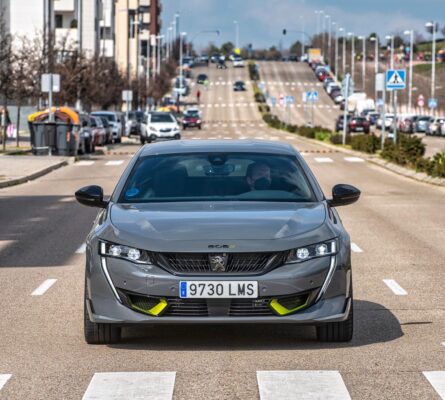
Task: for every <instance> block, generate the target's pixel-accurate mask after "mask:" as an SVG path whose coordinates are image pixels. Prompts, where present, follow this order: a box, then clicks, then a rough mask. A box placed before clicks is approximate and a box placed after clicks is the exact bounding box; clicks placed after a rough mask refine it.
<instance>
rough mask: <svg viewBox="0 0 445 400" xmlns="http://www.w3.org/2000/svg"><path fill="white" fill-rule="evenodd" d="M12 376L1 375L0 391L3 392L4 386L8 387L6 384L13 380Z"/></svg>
mask: <svg viewBox="0 0 445 400" xmlns="http://www.w3.org/2000/svg"><path fill="white" fill-rule="evenodd" d="M11 376H12V375H11V374H0V390H2V388H3V386H5V385H6V382H8V381H9V378H11Z"/></svg>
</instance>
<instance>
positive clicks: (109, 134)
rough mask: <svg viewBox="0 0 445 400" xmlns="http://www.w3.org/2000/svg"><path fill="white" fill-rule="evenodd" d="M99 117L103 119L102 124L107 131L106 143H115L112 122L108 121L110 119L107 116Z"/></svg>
mask: <svg viewBox="0 0 445 400" xmlns="http://www.w3.org/2000/svg"><path fill="white" fill-rule="evenodd" d="M99 118H100V119H101V120H102V124H103V126H104V129H105V133H106V140H105V143H106V144H109V143H113V130H112V126H111V124H109V123H108V119H107V118H106V117H99Z"/></svg>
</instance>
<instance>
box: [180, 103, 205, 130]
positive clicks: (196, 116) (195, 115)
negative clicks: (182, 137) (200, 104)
mask: <svg viewBox="0 0 445 400" xmlns="http://www.w3.org/2000/svg"><path fill="white" fill-rule="evenodd" d="M182 128H183V129H184V130H186V129H187V128H198V129H199V130H201V128H202V116H201V113H200V112H199V110H198V109H197V108H189V109H188V110H185V111H184V115H183V117H182Z"/></svg>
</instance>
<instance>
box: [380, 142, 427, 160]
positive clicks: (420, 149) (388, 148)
mask: <svg viewBox="0 0 445 400" xmlns="http://www.w3.org/2000/svg"><path fill="white" fill-rule="evenodd" d="M424 154H425V145H424V144H423V143H422V139H420V138H418V137H415V136H408V135H404V134H400V135H399V137H398V140H397V143H396V144H395V143H394V142H393V141H392V140H390V139H386V141H385V145H384V148H383V151H382V157H383V158H385V159H387V160H389V161H393V162H395V163H396V164H399V165H408V166H415V165H416V163H417V161H418V159H419V158H421V157H422V156H423V155H424Z"/></svg>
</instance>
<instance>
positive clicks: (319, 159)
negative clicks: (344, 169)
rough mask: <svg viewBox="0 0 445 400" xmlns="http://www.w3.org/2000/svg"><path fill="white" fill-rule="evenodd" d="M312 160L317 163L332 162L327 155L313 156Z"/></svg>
mask: <svg viewBox="0 0 445 400" xmlns="http://www.w3.org/2000/svg"><path fill="white" fill-rule="evenodd" d="M314 160H315V161H317V162H318V163H331V162H334V161H333V160H332V158H329V157H315V158H314Z"/></svg>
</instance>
